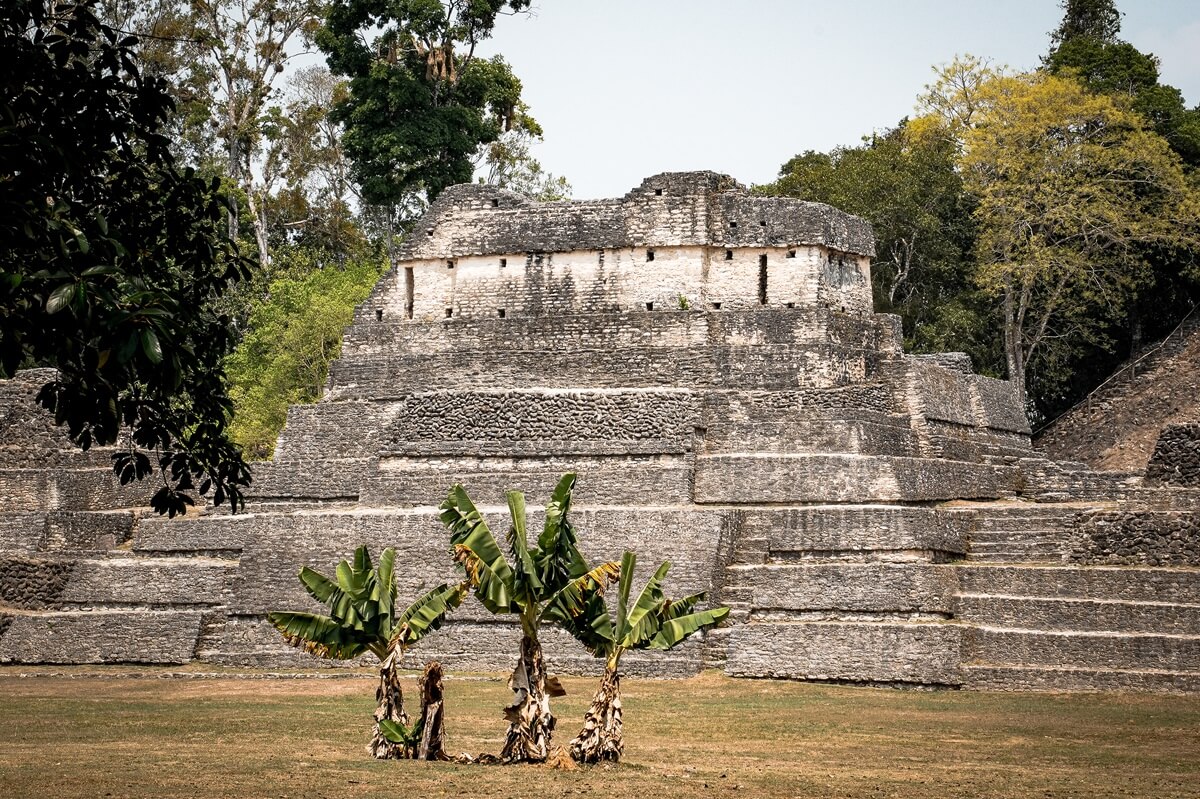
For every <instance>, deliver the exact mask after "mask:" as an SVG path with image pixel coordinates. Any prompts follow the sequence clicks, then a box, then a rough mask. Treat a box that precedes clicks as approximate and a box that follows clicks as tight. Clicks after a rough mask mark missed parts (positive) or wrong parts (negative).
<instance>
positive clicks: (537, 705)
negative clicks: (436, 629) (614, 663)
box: [441, 474, 619, 763]
mask: <svg viewBox="0 0 1200 799" xmlns="http://www.w3.org/2000/svg"><path fill="white" fill-rule="evenodd" d="M574 485H575V475H574V474H565V475H563V477H562V478H561V479H560V480H559V481H558V485H557V486H556V487H555V489H554V493H553V494H552V496H551V498H550V504H549V505H547V506H546V519H545V524H544V527H543V529H542V533H541V535H540V536H538V539H537V542H536V543H535V544H534V545H533V546H530V544H529V541H528V538H527V530H526V523H525V497H524V495H523V494H522V493H521V492H519V491H510V492H508V495H507V499H508V509H509V513H510V516H511V524H510V526H509V530H508V535H507V536H506V542H507V544H508V552H509V556H510V557H511V558H512V563H511V564H510V563H509V561H508V560H507V559H506V558H505V555H504V552H503V550H502V549H501V546H500V543H499V542H498V541H497V540H496V537H495V536H494V535H493V534H492V531H491V529H490V528H489V527H488V525H487V522H486V521H485V520H484V518H483V515H482V514H480V512H479V510H478V509H477V508H476V507H475V505H474V503H472V502H471V499H470V497H469V496H468V495H467V492H466V491H465V490H464V489H463V487H462V486H461V485H455V486H454V487H453V488H451V489H450V494H449V496H448V497H447V498H446V501H445V502H443V503H442V505H441V519H442V523H443V524H445V525H446V527H447V528H448V529H449V530H450V541H451V545H452V547H453V549H452V551H453V555H454V559H455V561H456V562H457V563H458V564H459V565H460V566H462V568H463V569H464V570H465V572H466V575H467V579H468V581H469V582H470V585H471V587H472V589H473V590H474V593H475V596H476V597H477V598H478V599H479V601H480V602H481V603H482V604H483V606H484V607H485V608H487V609H488V610H489V611H491V612H492V613H496V614H513V615H515V616H516V617H517V620H518V622H519V623H520V626H521V644H520V652H519V655H518V658H517V665H516V668H515V669H513V673H512V676H511V677H510V678H509V681H508V685H509V688H510V689H511V690H512V692H513V699H512V702H511V703H510V704H509V705H508V706H507V707H505V708H504V716H505V718H506V719H507V720H508V722H509V725H508V733H507V735H506V737H505V740H504V747H503V749H502V750H501V752H500V759H501V760H502V761H504V762H506V763H514V762H522V761H527V762H540V761H542V760H545V759H546V757H547V756H548V755H549V754H550V739H551V735H552V733H553V731H554V725H555V719H554V714H553V713H551V712H550V696H551V691H550V690H549V689H548V680H547V675H546V665H545V661H544V659H543V657H542V645H541V643H540V641H539V639H538V630H539V628H540V627H541V625H542V624H544V623H546V622H550V621H555V620H559V619H561V618H562V614H563V608H566V607H578V606H580V604H581V602H582V600H583V598H584V597H585V596H591V595H593V594H596V593H598V592H600V591H602V590H603V588H604V586H605V585H607V584H609V583H611V582H612V581H613V580H615V579H616V577H617V574H618V571H619V567H618V564H617V563H616V562H615V561H609V562H606V563H603V564H601V565H600V566H597V567H596V568H594V569H589V568H588V565H587V563H586V561H584V559H583V556H582V555H580V553H579V548H578V538H577V536H576V534H575V530H574V528H573V527H572V525H571V523H570V521H569V520H568V518H567V513H568V511H569V510H570V507H571V491H572V489H573V487H574Z"/></svg>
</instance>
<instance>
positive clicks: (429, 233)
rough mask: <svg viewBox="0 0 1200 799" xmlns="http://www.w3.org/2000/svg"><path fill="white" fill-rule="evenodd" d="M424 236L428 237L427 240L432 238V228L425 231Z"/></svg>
mask: <svg viewBox="0 0 1200 799" xmlns="http://www.w3.org/2000/svg"><path fill="white" fill-rule="evenodd" d="M425 235H426V236H428V237H429V238H433V228H429V229H428V230H426V231H425Z"/></svg>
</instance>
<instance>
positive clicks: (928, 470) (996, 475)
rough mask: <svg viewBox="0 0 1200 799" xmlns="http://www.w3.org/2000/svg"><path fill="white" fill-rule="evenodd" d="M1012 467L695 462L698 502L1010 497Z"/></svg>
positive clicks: (811, 459)
mask: <svg viewBox="0 0 1200 799" xmlns="http://www.w3.org/2000/svg"><path fill="white" fill-rule="evenodd" d="M1018 486H1019V473H1018V472H1017V470H1016V469H1015V468H1013V467H1009V466H991V465H987V464H980V463H967V462H965V461H946V460H934V459H927V458H893V457H882V456H872V455H804V454H798V455H781V454H769V455H763V454H755V453H743V454H734V455H706V456H701V457H699V458H697V459H696V488H695V495H696V502H699V503H720V504H737V505H752V504H759V503H802V502H813V503H830V502H832V503H837V502H845V503H861V502H925V501H931V500H950V499H957V498H963V497H966V498H972V499H980V498H988V499H991V498H997V497H1002V496H1009V495H1012V494H1014V493H1015V492H1016V490H1017V488H1018Z"/></svg>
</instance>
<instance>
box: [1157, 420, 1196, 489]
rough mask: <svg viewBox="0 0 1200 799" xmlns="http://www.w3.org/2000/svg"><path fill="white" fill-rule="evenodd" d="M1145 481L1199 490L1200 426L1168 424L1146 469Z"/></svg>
mask: <svg viewBox="0 0 1200 799" xmlns="http://www.w3.org/2000/svg"><path fill="white" fill-rule="evenodd" d="M1146 481H1147V482H1148V483H1151V484H1155V485H1174V486H1183V487H1185V488H1200V424H1170V425H1167V426H1166V427H1164V428H1163V430H1162V432H1161V433H1160V434H1159V436H1158V443H1157V444H1155V446H1154V454H1153V455H1151V456H1150V463H1149V464H1148V465H1147V466H1146Z"/></svg>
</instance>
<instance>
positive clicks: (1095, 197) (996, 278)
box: [927, 72, 1200, 389]
mask: <svg viewBox="0 0 1200 799" xmlns="http://www.w3.org/2000/svg"><path fill="white" fill-rule="evenodd" d="M941 94H952V92H942V93H941ZM941 94H939V96H941ZM965 102H967V101H966V100H965V99H964V100H961V101H960V102H959V103H957V104H955V103H951V104H950V106H948V107H947V106H944V105H942V104H938V105H937V106H931V107H930V110H931V112H932V113H933V118H936V119H939V120H941V124H942V129H943V130H945V131H946V132H947V135H949V136H951V137H954V138H958V139H959V148H960V151H961V152H962V153H963V155H962V156H961V158H960V167H961V169H962V172H963V178H964V184H965V188H966V190H967V191H968V192H969V193H971V194H972V195H973V196H974V197H975V198H976V202H977V206H976V208H975V211H974V218H975V221H976V224H977V225H978V236H977V239H976V245H975V251H976V257H977V262H978V273H977V280H978V281H979V284H980V286H981V287H982V288H983V289H984V290H985V291H987V292H988V293H989V294H991V295H992V296H994V297H996V298H997V300H998V301H999V303H1000V305H1001V319H1002V330H1003V333H1004V347H1005V357H1006V361H1007V365H1008V374H1009V378H1010V379H1011V380H1013V381H1014V382H1016V384H1017V385H1018V387H1020V388H1021V389H1024V388H1025V381H1026V376H1027V370H1028V368H1029V366H1030V364H1031V363H1032V362H1033V359H1034V358H1035V357H1037V356H1042V357H1047V358H1049V359H1050V360H1051V361H1053V360H1054V358H1055V357H1056V356H1055V354H1054V350H1055V349H1058V350H1059V352H1060V353H1061V348H1062V347H1064V346H1068V347H1069V346H1070V345H1071V344H1072V343H1073V342H1078V341H1080V340H1087V339H1088V338H1089V337H1095V336H1096V335H1097V334H1098V332H1099V330H1100V327H1101V325H1102V323H1103V322H1104V320H1106V319H1111V318H1112V317H1113V315H1116V314H1120V313H1121V312H1122V310H1123V307H1124V304H1125V303H1126V302H1127V300H1128V298H1129V297H1130V296H1132V295H1133V292H1134V290H1135V289H1136V287H1137V286H1138V285H1139V283H1141V282H1143V281H1144V280H1145V279H1146V276H1147V274H1148V270H1147V264H1146V260H1145V257H1144V254H1145V250H1144V249H1143V248H1144V247H1146V246H1154V247H1160V248H1187V247H1194V246H1195V245H1196V243H1197V242H1198V241H1200V226H1198V223H1200V203H1198V201H1197V194H1196V191H1195V187H1194V186H1193V185H1191V183H1190V182H1189V180H1188V178H1187V176H1186V174H1185V172H1184V169H1183V166H1182V164H1181V162H1180V160H1179V158H1178V156H1177V155H1176V154H1175V153H1173V152H1172V151H1171V149H1170V148H1169V146H1168V145H1167V142H1166V141H1164V140H1163V139H1162V137H1160V136H1158V135H1157V134H1155V133H1154V132H1153V131H1152V130H1149V129H1148V128H1147V125H1146V124H1145V122H1144V120H1143V119H1142V117H1140V116H1139V115H1138V114H1136V113H1134V112H1133V111H1132V110H1130V108H1129V103H1128V102H1125V103H1122V102H1119V101H1118V100H1117V99H1115V98H1113V97H1111V96H1108V95H1099V94H1093V93H1091V92H1089V91H1087V89H1086V88H1085V87H1083V86H1082V85H1081V84H1080V83H1079V82H1078V81H1076V80H1074V79H1071V78H1062V77H1057V76H1054V75H1050V74H1047V73H1044V72H1035V73H1030V74H1024V75H1006V74H1000V75H990V76H988V77H986V78H985V79H983V80H982V81H980V82H979V83H978V85H977V89H976V90H975V91H974V92H973V94H972V97H971V98H970V102H971V104H972V105H973V106H974V111H973V112H972V114H971V115H970V117H969V119H970V122H969V124H967V123H964V122H963V120H964V119H965V118H967V117H966V116H965V115H964V114H962V113H961V112H957V111H953V109H954V108H956V107H959V106H961V105H962V104H963V103H965ZM947 108H949V109H951V112H950V113H947ZM929 130H931V129H927V131H929Z"/></svg>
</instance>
